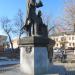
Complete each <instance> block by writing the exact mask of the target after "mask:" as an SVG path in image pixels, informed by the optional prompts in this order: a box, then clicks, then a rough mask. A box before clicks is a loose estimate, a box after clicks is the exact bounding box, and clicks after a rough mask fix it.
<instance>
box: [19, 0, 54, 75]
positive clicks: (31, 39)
mask: <svg viewBox="0 0 75 75" xmlns="http://www.w3.org/2000/svg"><path fill="white" fill-rule="evenodd" d="M42 6H43V4H42V2H41V0H40V1H39V2H38V3H37V2H36V0H27V17H26V23H25V25H24V27H23V28H24V30H25V31H26V32H27V37H24V38H22V39H20V42H19V46H20V67H21V70H22V71H23V72H24V73H25V74H26V75H42V74H46V73H47V71H48V64H49V60H48V45H49V44H50V45H54V41H53V40H51V39H49V38H48V30H47V25H45V24H44V23H43V21H42V18H41V11H40V10H39V11H38V14H36V8H39V7H42Z"/></svg>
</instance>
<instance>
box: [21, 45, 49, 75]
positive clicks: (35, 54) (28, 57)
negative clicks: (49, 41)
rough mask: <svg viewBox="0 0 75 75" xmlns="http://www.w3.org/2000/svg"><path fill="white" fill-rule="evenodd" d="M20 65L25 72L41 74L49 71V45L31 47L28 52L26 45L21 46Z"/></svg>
mask: <svg viewBox="0 0 75 75" xmlns="http://www.w3.org/2000/svg"><path fill="white" fill-rule="evenodd" d="M20 49H21V51H20V67H21V70H22V71H23V72H24V73H25V74H29V75H30V74H32V75H40V74H46V73H47V71H48V52H47V47H31V51H30V52H27V51H26V47H25V46H23V47H20Z"/></svg>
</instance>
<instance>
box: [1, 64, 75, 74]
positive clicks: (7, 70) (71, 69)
mask: <svg viewBox="0 0 75 75" xmlns="http://www.w3.org/2000/svg"><path fill="white" fill-rule="evenodd" d="M0 75H27V74H24V73H22V72H21V71H20V68H19V65H11V66H8V67H1V68H0ZM45 75H75V63H72V64H71V63H66V64H62V63H54V64H50V65H49V73H48V74H45Z"/></svg>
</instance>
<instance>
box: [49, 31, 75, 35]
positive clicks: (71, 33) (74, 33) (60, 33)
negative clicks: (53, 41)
mask: <svg viewBox="0 0 75 75" xmlns="http://www.w3.org/2000/svg"><path fill="white" fill-rule="evenodd" d="M64 34H66V35H75V32H73V31H71V32H59V33H54V34H51V35H49V36H63V35H64Z"/></svg>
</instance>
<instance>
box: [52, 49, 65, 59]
mask: <svg viewBox="0 0 75 75" xmlns="http://www.w3.org/2000/svg"><path fill="white" fill-rule="evenodd" d="M63 54H64V50H63V49H58V48H56V49H53V58H55V59H56V58H62V57H63Z"/></svg>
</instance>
